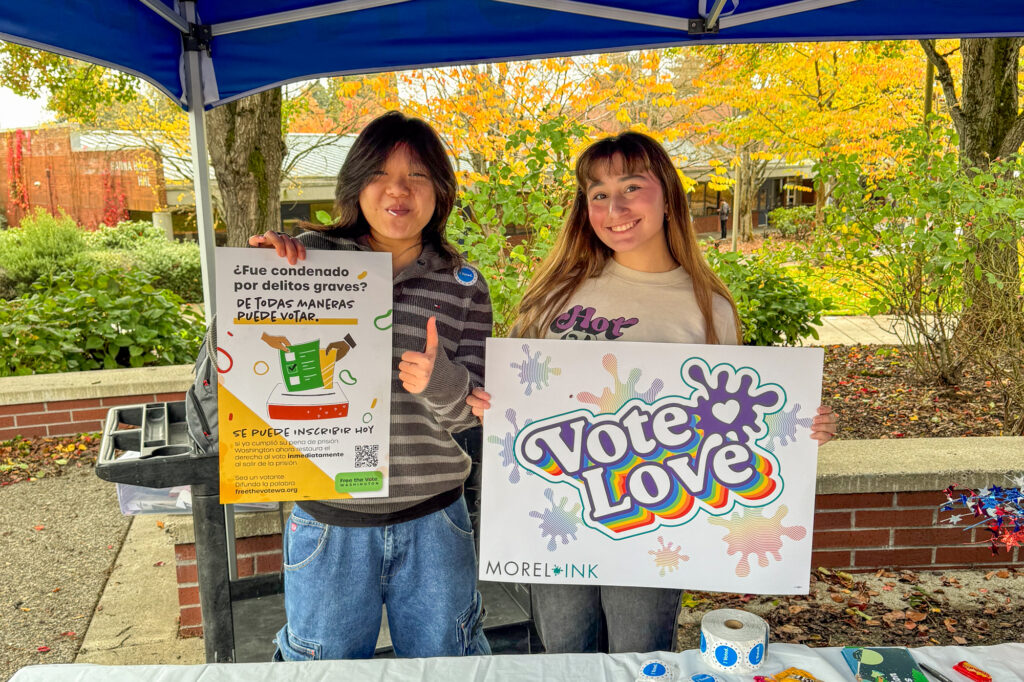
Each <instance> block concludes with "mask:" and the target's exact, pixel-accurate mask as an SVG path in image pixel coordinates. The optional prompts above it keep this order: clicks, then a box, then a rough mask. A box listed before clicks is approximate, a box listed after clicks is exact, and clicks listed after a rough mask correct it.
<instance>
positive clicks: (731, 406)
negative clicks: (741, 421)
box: [711, 400, 740, 424]
mask: <svg viewBox="0 0 1024 682" xmlns="http://www.w3.org/2000/svg"><path fill="white" fill-rule="evenodd" d="M711 414H713V415H715V419H717V420H718V421H720V422H722V423H723V424H732V423H733V422H734V421H736V417H738V416H739V415H740V403H739V401H738V400H730V401H728V402H724V403H718V404H717V405H715V406H714V407H712V408H711Z"/></svg>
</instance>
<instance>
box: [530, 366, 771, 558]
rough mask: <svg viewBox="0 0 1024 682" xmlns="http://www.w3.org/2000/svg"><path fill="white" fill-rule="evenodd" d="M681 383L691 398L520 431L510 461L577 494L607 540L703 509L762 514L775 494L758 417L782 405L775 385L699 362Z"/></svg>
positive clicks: (632, 404) (571, 416)
mask: <svg viewBox="0 0 1024 682" xmlns="http://www.w3.org/2000/svg"><path fill="white" fill-rule="evenodd" d="M680 373H681V375H682V378H683V381H684V382H685V383H686V385H687V386H688V387H690V388H691V389H692V392H691V393H690V395H687V396H665V397H662V398H660V399H658V400H656V401H654V402H653V403H647V402H645V401H644V400H642V399H633V400H630V401H628V402H627V403H625V404H624V405H623V406H622V407H621V408H620V409H619V410H618V411H617V412H615V413H614V414H597V415H595V414H593V413H592V412H590V411H589V410H582V409H581V410H576V411H573V412H570V413H568V414H562V415H558V416H554V417H550V418H547V419H542V420H539V421H535V422H533V423H531V424H529V425H528V426H526V427H525V428H523V429H522V430H520V431H519V433H518V435H517V438H516V442H515V454H516V458H517V459H518V460H519V461H520V463H521V464H522V465H523V466H524V467H526V468H527V469H529V470H531V471H533V472H534V473H536V474H538V475H540V476H541V477H543V478H545V479H547V480H549V481H552V482H555V483H568V484H570V485H572V486H574V487H575V488H577V489H578V490H579V491H580V498H581V500H582V501H583V504H584V511H583V519H584V521H585V522H587V525H590V526H592V527H594V528H596V529H598V530H600V531H602V532H603V533H605V534H606V535H609V536H610V537H613V538H623V537H630V536H632V535H638V534H640V533H646V532H650V531H652V530H654V529H655V528H657V527H659V526H662V525H667V526H679V525H683V524H685V523H687V522H689V521H690V520H692V519H693V518H694V517H695V516H696V515H697V514H698V513H699V512H700V510H701V509H704V510H705V511H706V512H708V513H709V514H712V515H715V516H719V515H722V514H725V513H728V512H729V511H730V510H731V509H732V508H733V506H735V505H736V504H741V505H743V506H745V507H762V506H766V505H768V504H769V503H771V502H772V501H773V500H774V499H775V498H777V497H778V495H779V494H780V493H781V492H782V484H783V479H782V473H781V471H780V469H779V463H778V461H777V460H776V458H775V456H774V455H773V454H772V453H771V452H770V451H769V450H768V449H766V448H764V447H762V446H761V445H759V444H758V441H759V440H761V439H764V438H766V437H767V436H768V427H767V425H766V423H765V420H764V417H765V416H766V415H769V414H772V413H774V412H777V411H778V410H780V409H782V407H783V406H784V405H785V399H786V396H785V392H784V390H783V389H782V388H781V387H780V386H778V385H777V384H761V383H760V377H759V376H758V374H757V372H756V371H754V370H753V369H751V368H747V367H743V368H739V369H737V368H733V367H731V366H729V365H724V364H723V365H718V366H716V367H715V368H714V369H711V368H709V367H708V365H707V364H706V363H705V362H704V361H703V360H701V359H699V358H692V359H689V360H687V361H686V362H685V363H683V365H682V367H681V369H680Z"/></svg>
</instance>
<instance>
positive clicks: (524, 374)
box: [509, 343, 562, 395]
mask: <svg viewBox="0 0 1024 682" xmlns="http://www.w3.org/2000/svg"><path fill="white" fill-rule="evenodd" d="M523 352H524V353H526V359H525V360H523V361H522V362H521V363H516V362H511V363H509V366H510V367H511V368H512V369H516V370H519V383H520V384H522V385H523V386H526V395H530V394H531V393H533V389H534V387H536V388H537V390H538V391H539V390H541V389H543V388H546V387H547V385H548V381H549V380H550V379H551V377H552V376H558V375H559V374H561V373H562V370H561V369H559V368H558V367H551V356H550V355H549V356H548V358H547V360H545V361H544V362H541V361H540V351H537V352H536V353H534V354H533V355H530V346H529V345H527V344H525V343H524V344H523Z"/></svg>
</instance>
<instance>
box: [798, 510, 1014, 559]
mask: <svg viewBox="0 0 1024 682" xmlns="http://www.w3.org/2000/svg"><path fill="white" fill-rule="evenodd" d="M945 501H946V496H945V495H944V494H942V493H941V492H903V493H864V494H857V495H818V496H817V498H816V500H815V514H814V545H813V547H814V550H813V552H812V554H811V565H812V566H814V567H818V566H823V567H825V568H838V569H843V570H848V571H873V570H876V569H878V568H898V569H902V568H907V569H911V570H945V569H951V568H967V567H969V566H978V565H981V566H993V567H995V566H1010V565H1012V564H1015V563H1016V562H1017V559H1018V553H1019V549H1020V548H1016V547H1015V548H1014V549H1013V551H1012V552H1005V551H1000V552H999V554H998V555H996V556H993V555H992V551H991V550H990V549H989V546H988V544H986V541H987V540H988V538H989V537H990V534H989V533H988V532H987V531H986V530H985V529H984V527H980V528H975V529H973V530H969V531H965V530H963V525H958V526H955V527H954V526H939V525H937V524H938V522H939V519H940V518H941V519H946V518H948V517H949V516H950V513H949V512H943V513H942V514H941V515H940V514H939V512H938V507H939V505H940V504H942V503H943V502H945ZM976 542H977V543H981V544H972V543H976Z"/></svg>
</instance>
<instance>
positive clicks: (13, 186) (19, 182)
mask: <svg viewBox="0 0 1024 682" xmlns="http://www.w3.org/2000/svg"><path fill="white" fill-rule="evenodd" d="M27 140H28V135H26V134H25V131H24V130H22V129H21V128H18V129H17V130H15V131H14V134H13V135H11V137H9V138H8V140H7V196H9V197H10V199H11V203H12V204H13V205H14V206H16V207H18V208H22V209H26V208H28V187H27V186H26V184H25V177H24V175H25V169H24V166H23V163H22V162H23V157H24V149H25V142H26V141H27Z"/></svg>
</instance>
